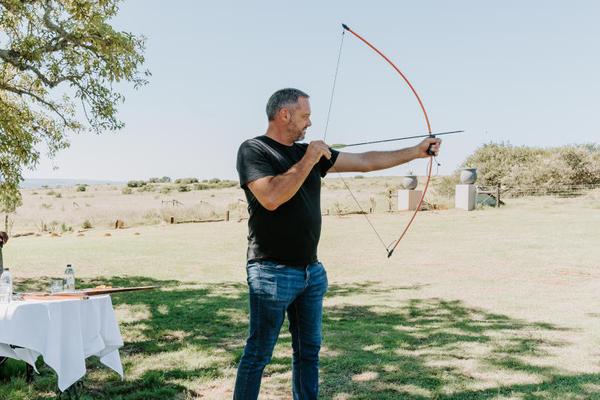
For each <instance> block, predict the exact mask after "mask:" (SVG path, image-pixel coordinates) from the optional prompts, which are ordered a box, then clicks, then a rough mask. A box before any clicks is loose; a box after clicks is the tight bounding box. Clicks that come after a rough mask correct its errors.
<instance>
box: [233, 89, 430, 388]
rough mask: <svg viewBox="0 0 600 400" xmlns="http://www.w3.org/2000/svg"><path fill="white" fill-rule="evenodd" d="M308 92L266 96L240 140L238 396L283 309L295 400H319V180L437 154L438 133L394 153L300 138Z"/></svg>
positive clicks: (254, 375)
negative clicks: (244, 305)
mask: <svg viewBox="0 0 600 400" xmlns="http://www.w3.org/2000/svg"><path fill="white" fill-rule="evenodd" d="M308 98H309V96H308V95H307V94H306V93H304V92H302V91H300V90H298V89H282V90H279V91H277V92H275V93H274V94H273V95H272V96H271V98H270V99H269V101H268V102H267V110H266V111H267V117H268V120H269V126H268V128H267V132H266V134H265V135H263V136H259V137H256V138H254V139H250V140H247V141H245V142H244V143H242V145H241V146H240V148H239V151H238V159H237V170H238V173H239V176H240V185H241V186H242V188H243V189H244V192H245V193H246V198H247V200H248V210H249V212H250V218H249V220H248V230H249V234H248V254H247V258H248V263H247V266H246V270H247V274H248V287H249V294H250V333H249V337H248V339H247V342H246V347H245V348H244V354H243V356H242V359H241V360H240V365H239V367H238V373H237V378H236V383H235V392H234V399H235V400H250V399H256V398H258V392H259V389H260V381H261V377H262V373H263V370H264V368H265V366H266V365H267V364H268V363H269V362H270V361H271V355H272V352H273V348H274V347H275V343H276V342H277V337H278V335H279V331H280V329H281V326H282V324H283V320H284V319H285V314H286V313H287V316H288V320H289V331H290V333H291V336H292V349H293V360H292V394H293V398H294V400H300V399H302V400H305V399H316V398H317V396H318V392H319V350H320V348H321V317H322V308H323V296H324V295H325V292H326V291H327V274H326V272H325V269H324V268H323V265H322V264H321V263H320V262H319V261H318V258H317V245H318V243H319V236H320V234H321V205H320V195H321V178H322V177H324V176H325V174H326V173H327V171H328V170H329V169H330V168H331V169H333V170H334V171H338V172H367V171H374V170H379V169H384V168H389V167H393V166H395V165H399V164H403V163H406V162H408V161H411V160H413V159H415V158H424V157H429V155H428V154H427V150H428V149H429V147H430V146H432V150H433V151H434V152H435V153H436V154H437V152H438V151H439V146H440V140H439V139H429V138H428V139H426V140H424V141H422V142H421V143H420V144H419V145H417V146H415V147H410V148H406V149H402V150H397V151H371V152H366V153H356V154H352V153H342V152H338V151H336V150H333V149H331V148H330V147H329V146H327V144H326V143H325V142H323V141H321V140H316V141H312V142H310V144H304V143H297V142H298V141H300V140H303V139H304V136H305V135H306V129H307V128H308V127H309V126H311V121H310V104H309V100H308Z"/></svg>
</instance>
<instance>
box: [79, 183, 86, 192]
mask: <svg viewBox="0 0 600 400" xmlns="http://www.w3.org/2000/svg"><path fill="white" fill-rule="evenodd" d="M86 190H87V185H78V186H77V191H78V192H85V191H86Z"/></svg>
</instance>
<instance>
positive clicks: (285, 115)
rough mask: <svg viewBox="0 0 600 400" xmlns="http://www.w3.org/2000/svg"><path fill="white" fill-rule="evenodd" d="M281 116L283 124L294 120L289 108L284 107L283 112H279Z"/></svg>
mask: <svg viewBox="0 0 600 400" xmlns="http://www.w3.org/2000/svg"><path fill="white" fill-rule="evenodd" d="M279 116H280V117H281V120H282V121H283V122H286V123H287V122H290V120H291V119H292V113H291V112H290V110H289V108H286V107H283V108H282V109H281V110H279Z"/></svg>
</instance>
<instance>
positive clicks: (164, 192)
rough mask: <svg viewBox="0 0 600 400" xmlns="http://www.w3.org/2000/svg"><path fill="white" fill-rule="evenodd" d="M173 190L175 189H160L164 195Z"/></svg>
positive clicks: (167, 187) (168, 187)
mask: <svg viewBox="0 0 600 400" xmlns="http://www.w3.org/2000/svg"><path fill="white" fill-rule="evenodd" d="M171 190H173V189H172V188H171V187H170V186H163V187H161V188H160V192H161V193H162V194H167V193H170V192H171Z"/></svg>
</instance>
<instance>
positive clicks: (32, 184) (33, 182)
mask: <svg viewBox="0 0 600 400" xmlns="http://www.w3.org/2000/svg"><path fill="white" fill-rule="evenodd" d="M122 183H125V182H117V181H102V180H94V179H25V180H24V181H23V182H21V189H37V188H41V187H44V186H48V187H51V188H55V187H69V186H75V185H77V184H87V185H104V184H115V185H118V184H122Z"/></svg>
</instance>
